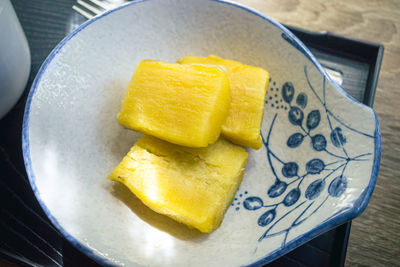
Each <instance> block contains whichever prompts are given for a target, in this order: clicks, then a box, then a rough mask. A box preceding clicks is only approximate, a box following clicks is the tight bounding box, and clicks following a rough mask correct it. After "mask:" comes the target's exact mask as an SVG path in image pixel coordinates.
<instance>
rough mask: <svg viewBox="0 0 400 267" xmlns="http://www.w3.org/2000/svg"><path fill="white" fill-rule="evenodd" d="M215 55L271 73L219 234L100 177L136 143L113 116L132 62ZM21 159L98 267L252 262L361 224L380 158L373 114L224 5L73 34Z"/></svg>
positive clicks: (98, 23)
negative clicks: (258, 143) (255, 137)
mask: <svg viewBox="0 0 400 267" xmlns="http://www.w3.org/2000/svg"><path fill="white" fill-rule="evenodd" d="M209 54H216V55H218V56H220V57H224V58H229V59H234V60H238V61H241V62H244V63H247V64H250V65H255V66H260V67H263V68H265V69H267V70H269V72H270V74H271V82H270V88H269V90H268V93H267V96H266V104H265V114H264V121H263V124H262V135H263V138H264V141H265V143H264V146H263V148H262V149H260V150H258V151H254V150H249V161H248V164H247V166H246V173H245V175H244V178H243V183H242V184H241V186H240V188H239V190H238V192H237V194H236V198H235V200H234V202H233V203H232V206H231V207H230V209H229V210H228V211H227V213H226V216H225V219H224V221H223V223H222V225H221V227H220V228H219V229H217V230H216V231H215V232H213V233H211V234H209V235H203V234H200V233H199V232H197V231H196V230H189V229H188V228H187V227H186V226H184V225H181V224H178V223H175V222H174V221H173V220H171V219H168V218H167V217H165V216H162V215H158V214H156V213H154V212H152V211H151V210H149V209H148V208H147V207H145V206H144V205H143V204H141V202H140V201H139V200H138V199H137V198H136V197H135V196H134V195H132V194H131V193H130V192H129V191H128V190H127V189H125V188H124V187H123V186H121V185H118V184H114V183H112V182H110V181H108V180H107V179H106V177H107V175H108V174H109V173H110V172H111V171H112V169H113V168H114V167H115V166H116V165H117V164H118V163H119V161H120V160H121V159H122V157H123V156H124V155H125V154H126V153H127V151H128V150H129V148H130V147H131V146H132V145H133V144H134V143H135V141H136V140H137V139H138V137H139V136H140V134H139V133H136V132H133V131H130V130H126V129H123V128H122V127H121V126H119V125H118V123H117V120H116V115H117V113H118V111H119V109H120V103H121V100H122V98H123V95H124V92H125V89H126V87H127V84H128V82H129V80H130V78H131V75H132V73H133V70H134V68H135V65H136V64H137V63H138V62H139V61H140V60H142V59H155V60H163V61H169V62H175V61H176V60H177V59H178V58H179V57H182V56H186V55H197V56H207V55H209ZM23 152H24V158H25V164H26V169H27V172H28V175H29V179H30V182H31V185H32V187H33V190H34V192H35V194H36V196H37V198H38V200H39V202H40V204H41V205H42V207H43V209H44V210H45V212H46V214H47V215H48V216H49V218H50V220H51V221H52V222H53V224H54V225H55V226H56V227H57V228H58V229H59V230H60V231H61V232H62V233H63V234H64V235H65V236H66V238H67V239H68V240H69V241H71V242H72V243H73V244H74V245H75V246H77V247H78V248H79V249H81V250H82V251H84V252H85V253H87V254H88V255H90V256H91V257H93V258H94V259H96V260H97V261H99V262H101V263H103V264H111V265H126V266H140V265H146V266H239V265H255V266H258V265H262V264H264V263H266V262H269V261H271V260H273V259H275V258H276V257H279V256H281V255H283V254H284V253H286V252H288V251H290V250H292V249H293V248H295V247H297V246H299V245H301V244H302V243H304V242H307V241H308V240H310V239H311V238H313V237H315V236H317V235H319V234H321V233H323V232H324V231H327V230H329V229H330V228H333V227H335V226H337V225H339V224H342V223H344V222H345V221H346V220H349V219H351V218H353V217H355V216H357V215H359V214H360V213H361V212H362V211H363V210H364V209H365V207H366V205H367V203H368V201H369V198H370V196H371V193H372V191H373V188H374V185H375V181H376V177H377V172H378V168H379V159H380V132H379V126H378V121H377V118H376V115H375V113H374V111H373V110H372V109H370V108H368V107H366V106H364V105H362V104H360V103H358V102H357V101H355V100H354V99H352V98H351V97H350V96H348V95H347V94H346V93H345V92H344V91H343V90H342V89H341V88H339V86H338V85H336V84H335V83H334V82H333V81H331V80H330V79H329V78H328V76H327V75H326V73H325V72H324V71H323V69H322V68H321V66H320V65H319V64H318V63H317V61H316V60H315V58H314V56H313V55H312V54H311V53H310V52H309V51H308V50H307V48H305V46H304V45H303V44H302V43H301V42H300V41H298V39H297V38H296V37H295V36H294V35H293V34H291V33H290V32H289V31H287V30H286V29H285V28H283V27H282V26H281V25H279V24H278V23H276V22H274V21H273V20H271V19H269V18H268V17H266V16H265V15H263V14H260V13H258V12H257V11H254V10H251V9H248V8H246V7H243V6H240V5H237V4H232V3H227V2H222V1H211V0H210V1H208V0H207V1H206V0H205V1H197V0H185V1H183V0H163V1H161V0H149V1H135V2H133V3H130V4H128V5H125V6H123V7H120V8H117V9H115V10H112V11H109V12H107V13H105V14H103V15H101V16H98V17H96V18H94V19H92V20H90V21H88V22H87V23H85V24H83V25H82V26H81V27H80V28H78V29H77V30H76V31H75V32H73V33H72V34H70V35H69V36H68V37H66V38H65V39H64V40H63V41H62V42H61V43H60V44H59V45H58V46H57V47H56V48H55V49H54V51H53V52H52V53H51V54H50V56H49V57H48V58H47V60H46V61H45V62H44V64H43V66H42V68H41V69H40V71H39V74H38V76H37V77H36V80H35V82H34V84H33V86H32V89H31V92H30V95H29V99H28V103H27V106H26V111H25V118H24V125H23Z"/></svg>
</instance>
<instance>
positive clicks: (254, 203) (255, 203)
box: [243, 197, 264, 210]
mask: <svg viewBox="0 0 400 267" xmlns="http://www.w3.org/2000/svg"><path fill="white" fill-rule="evenodd" d="M263 205H264V202H263V201H262V199H261V198H259V197H248V198H246V199H245V200H244V201H243V206H244V207H245V208H246V209H248V210H258V209H259V208H261V207H262V206H263Z"/></svg>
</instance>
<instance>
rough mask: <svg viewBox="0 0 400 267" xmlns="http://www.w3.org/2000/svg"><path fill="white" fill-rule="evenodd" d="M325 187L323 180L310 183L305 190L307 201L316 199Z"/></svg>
mask: <svg viewBox="0 0 400 267" xmlns="http://www.w3.org/2000/svg"><path fill="white" fill-rule="evenodd" d="M324 187H325V180H323V179H318V180H315V181H314V182H312V183H311V184H310V185H309V186H308V187H307V189H306V192H305V196H306V198H307V199H309V200H313V199H315V198H317V197H318V196H319V195H320V194H321V192H322V190H324Z"/></svg>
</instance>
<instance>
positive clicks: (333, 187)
mask: <svg viewBox="0 0 400 267" xmlns="http://www.w3.org/2000/svg"><path fill="white" fill-rule="evenodd" d="M346 188H347V179H346V177H345V176H338V177H336V178H335V179H333V180H332V182H331V183H330V184H329V187H328V193H329V195H331V196H332V197H340V196H341V195H342V194H343V193H344V191H346Z"/></svg>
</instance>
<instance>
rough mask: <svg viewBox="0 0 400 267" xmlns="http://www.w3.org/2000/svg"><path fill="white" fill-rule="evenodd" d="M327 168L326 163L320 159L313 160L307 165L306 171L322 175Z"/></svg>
mask: <svg viewBox="0 0 400 267" xmlns="http://www.w3.org/2000/svg"><path fill="white" fill-rule="evenodd" d="M324 168H325V163H324V162H323V161H322V160H320V159H312V160H310V161H309V162H307V163H306V171H307V173H309V174H318V173H321V172H322V170H323V169H324Z"/></svg>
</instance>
